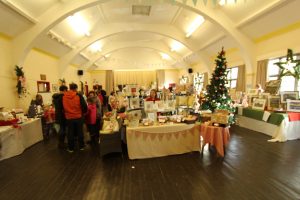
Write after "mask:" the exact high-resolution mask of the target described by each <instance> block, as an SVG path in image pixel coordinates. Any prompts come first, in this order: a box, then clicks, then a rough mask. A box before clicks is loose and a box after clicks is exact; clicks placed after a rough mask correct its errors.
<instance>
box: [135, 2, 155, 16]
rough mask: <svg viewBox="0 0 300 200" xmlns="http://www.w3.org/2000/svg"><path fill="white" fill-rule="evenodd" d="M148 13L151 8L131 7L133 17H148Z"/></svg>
mask: <svg viewBox="0 0 300 200" xmlns="http://www.w3.org/2000/svg"><path fill="white" fill-rule="evenodd" d="M150 11H151V6H143V5H133V6H132V14H133V15H146V16H149V15H150Z"/></svg>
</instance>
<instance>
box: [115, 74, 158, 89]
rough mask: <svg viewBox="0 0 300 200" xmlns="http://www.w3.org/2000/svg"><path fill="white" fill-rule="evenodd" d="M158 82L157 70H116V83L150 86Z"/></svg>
mask: <svg viewBox="0 0 300 200" xmlns="http://www.w3.org/2000/svg"><path fill="white" fill-rule="evenodd" d="M154 82H156V71H115V72H114V83H115V85H126V84H138V85H139V86H145V87H149V86H150V85H151V83H154Z"/></svg>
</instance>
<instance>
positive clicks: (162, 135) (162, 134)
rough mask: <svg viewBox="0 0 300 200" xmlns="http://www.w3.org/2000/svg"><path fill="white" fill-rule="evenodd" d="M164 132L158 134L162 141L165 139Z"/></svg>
mask: <svg viewBox="0 0 300 200" xmlns="http://www.w3.org/2000/svg"><path fill="white" fill-rule="evenodd" d="M164 135H165V134H164V133H160V134H159V135H158V139H159V141H162V139H163V137H164Z"/></svg>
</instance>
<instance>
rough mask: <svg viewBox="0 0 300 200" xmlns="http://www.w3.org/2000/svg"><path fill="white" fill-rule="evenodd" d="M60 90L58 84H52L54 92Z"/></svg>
mask: <svg viewBox="0 0 300 200" xmlns="http://www.w3.org/2000/svg"><path fill="white" fill-rule="evenodd" d="M58 90H59V86H58V84H52V92H54V93H56V92H58Z"/></svg>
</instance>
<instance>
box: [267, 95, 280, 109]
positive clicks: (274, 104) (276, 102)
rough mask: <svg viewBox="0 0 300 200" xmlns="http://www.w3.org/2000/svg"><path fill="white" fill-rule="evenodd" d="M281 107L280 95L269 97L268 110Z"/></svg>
mask: <svg viewBox="0 0 300 200" xmlns="http://www.w3.org/2000/svg"><path fill="white" fill-rule="evenodd" d="M280 107H281V106H280V96H269V97H268V110H278V109H280Z"/></svg>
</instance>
